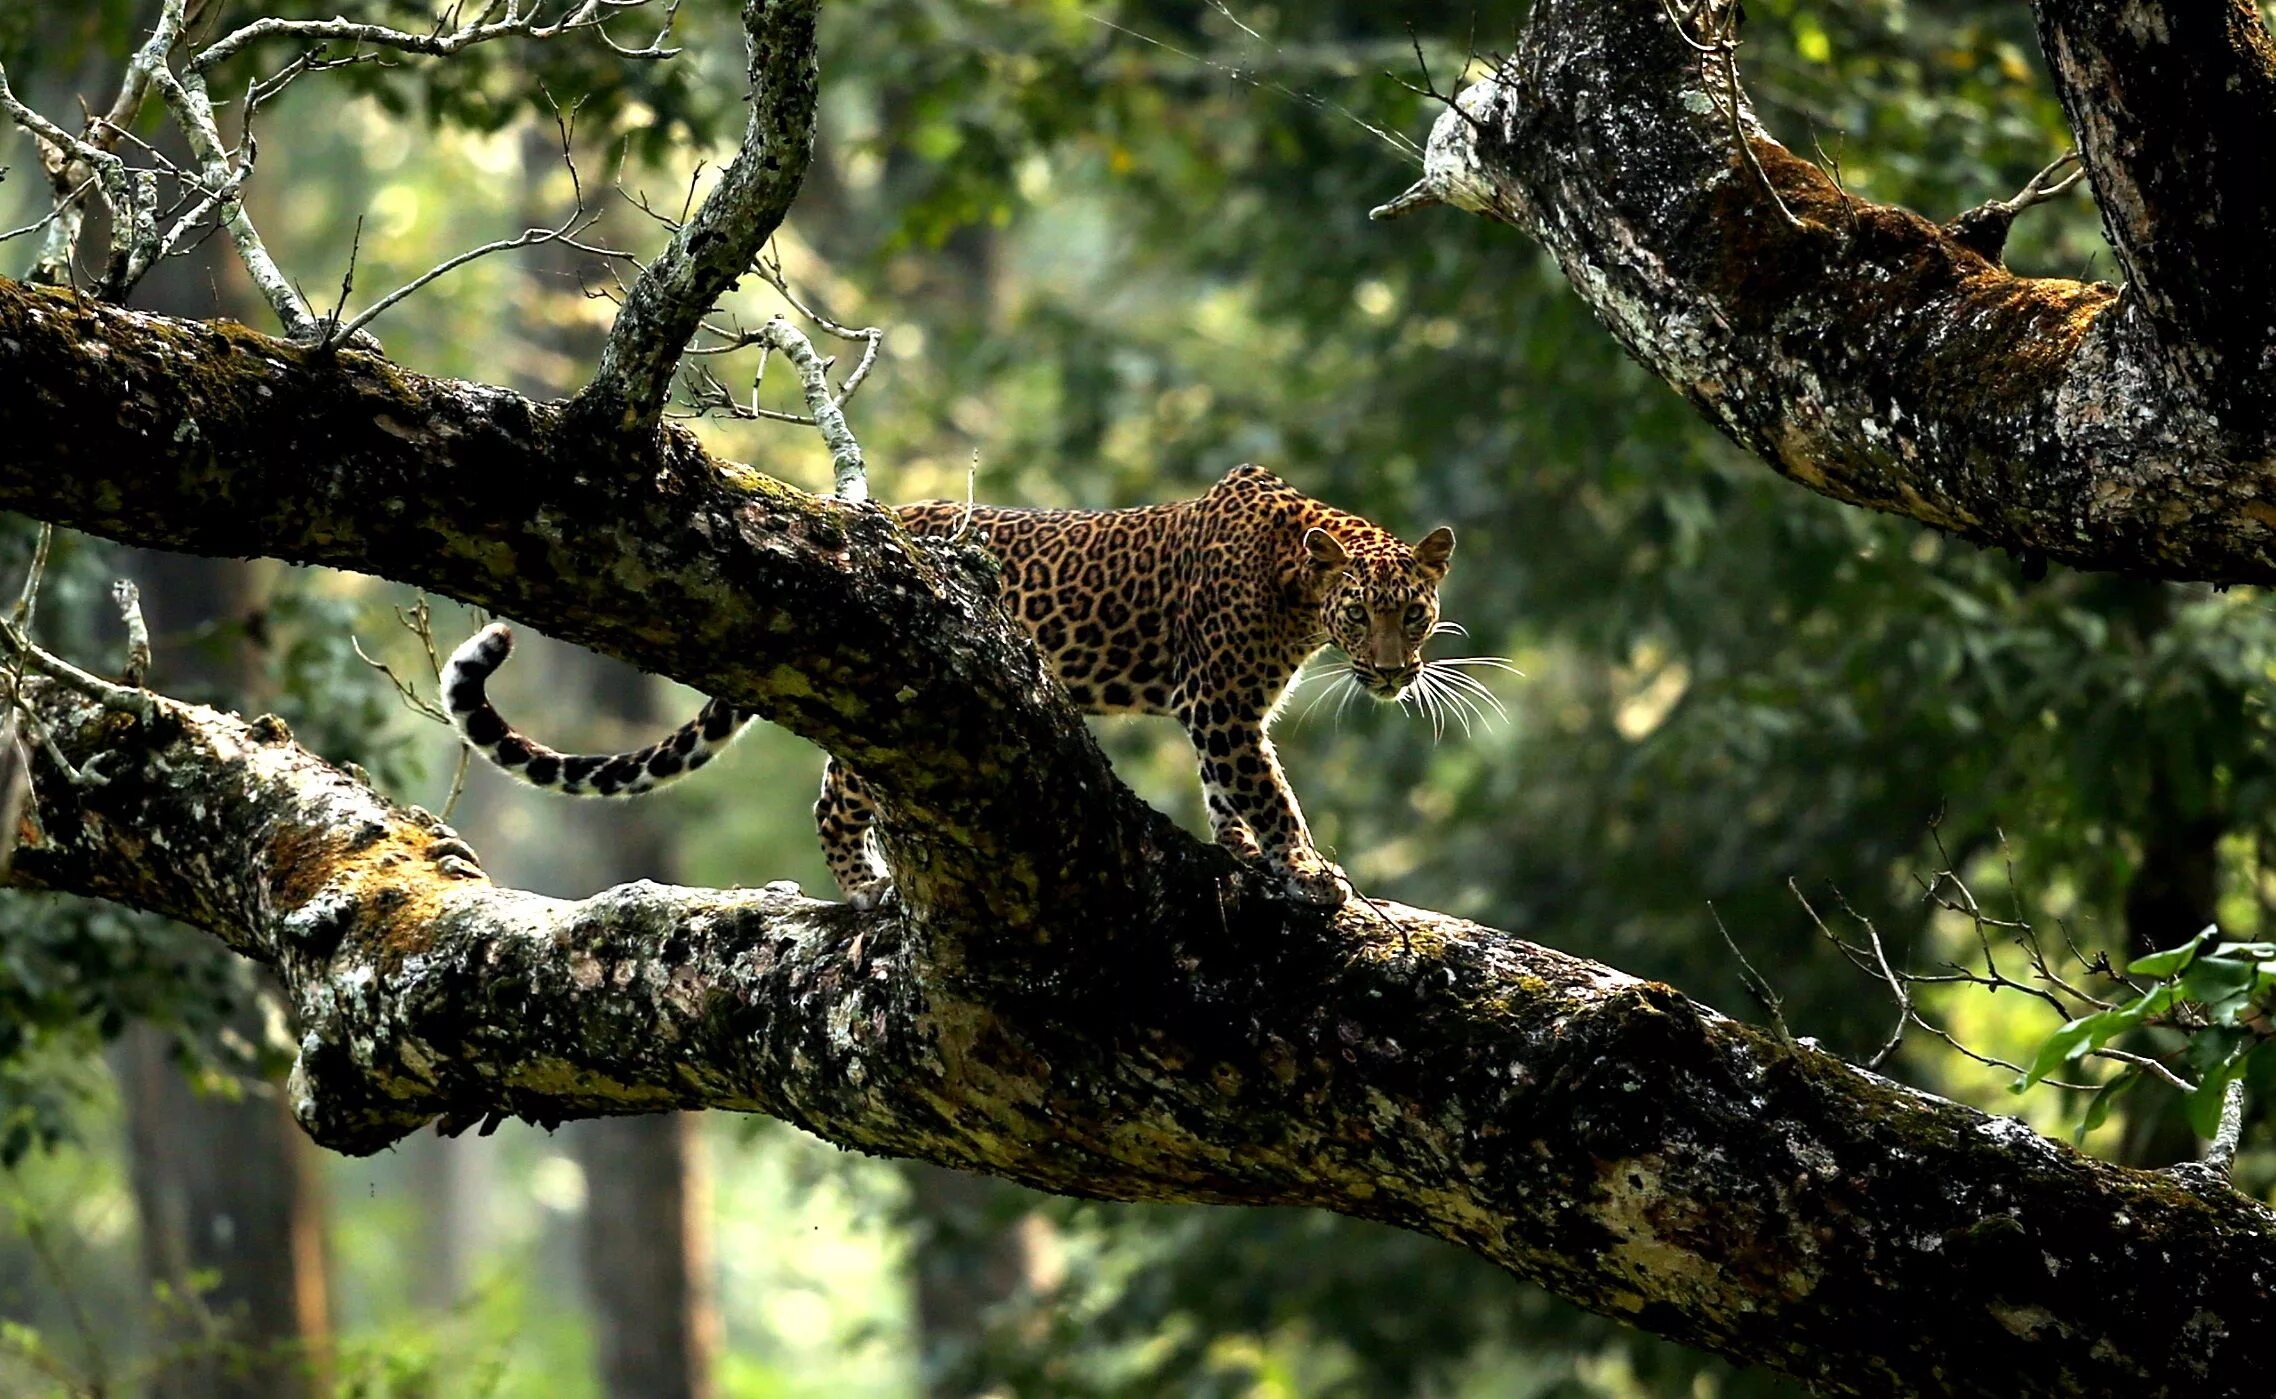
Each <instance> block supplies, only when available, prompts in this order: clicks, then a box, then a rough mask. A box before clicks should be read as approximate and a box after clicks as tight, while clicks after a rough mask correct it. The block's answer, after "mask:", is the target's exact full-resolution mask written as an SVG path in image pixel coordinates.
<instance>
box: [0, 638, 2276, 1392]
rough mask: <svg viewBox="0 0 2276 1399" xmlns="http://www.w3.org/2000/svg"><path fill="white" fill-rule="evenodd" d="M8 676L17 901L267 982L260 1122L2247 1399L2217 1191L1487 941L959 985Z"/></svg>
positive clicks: (1948, 1366) (61, 681)
mask: <svg viewBox="0 0 2276 1399" xmlns="http://www.w3.org/2000/svg"><path fill="white" fill-rule="evenodd" d="M28 693H29V699H30V703H31V705H32V707H33V710H34V712H35V713H36V714H37V716H38V718H39V720H40V723H41V725H42V727H43V728H44V729H45V730H46V731H48V732H49V733H51V734H52V735H53V736H54V737H55V738H56V740H57V742H58V745H59V748H60V751H61V752H62V754H63V755H64V757H65V759H66V760H67V761H71V762H74V763H75V764H77V765H80V766H85V765H86V764H88V763H89V762H90V760H91V759H92V758H93V757H94V755H95V754H97V753H101V754H105V755H107V756H106V758H105V760H104V763H103V771H104V774H105V776H104V778H103V780H101V781H99V782H95V783H91V784H84V785H81V784H74V783H72V782H70V781H67V780H64V779H63V778H62V777H61V775H60V774H59V772H58V770H57V769H56V768H54V766H53V765H52V764H48V765H45V766H42V767H41V768H40V769H39V770H38V772H37V773H36V774H35V781H34V792H35V795H36V799H37V807H36V810H35V812H34V815H33V816H32V818H31V819H30V820H29V821H28V822H27V823H26V825H25V829H24V841H23V846H22V848H21V850H20V851H19V854H18V865H17V873H16V877H17V879H18V880H19V881H21V882H28V883H31V884H34V885H37V886H41V887H47V888H53V889H61V890H70V891H75V892H80V893H87V894H94V895H97V896H100V897H105V898H110V899H116V900H119V901H122V902H126V903H131V904H134V905H137V906H140V907H146V908H152V909H156V910H158V911H161V912H164V913H168V914H171V915H173V916H176V917H180V918H185V919H188V920H190V921H193V922H195V923H198V924H199V925H201V926H203V927H206V928H208V929H210V930H212V931H213V932H215V933H216V934H217V935H219V936H220V937H221V938H223V939H224V940H225V941H226V942H228V943H229V944H230V945H231V946H232V947H234V948H236V949H237V950H239V951H241V952H243V953H245V954H246V955H248V956H251V957H254V958H256V959H258V960H261V961H263V962H265V963H267V964H269V965H270V966H272V967H274V968H275V969H276V970H277V972H278V974H279V976H280V977H281V979H282V981H283V983H284V985H285V988H286V990H287V993H288V995H289V996H290V998H291V1001H292V1004H293V1006H294V1007H295V1011H296V1016H297V1021H298V1028H299V1032H300V1056H299V1060H298V1064H297V1066H296V1069H295V1072H294V1076H293V1082H292V1090H291V1092H292V1100H293V1107H294V1111H295V1112H296V1114H297V1115H298V1116H299V1119H300V1121H301V1122H302V1123H303V1124H304V1125H305V1126H306V1127H307V1129H308V1130H309V1131H310V1132H311V1133H312V1134H313V1135H314V1136H315V1137H316V1138H317V1139H318V1140H319V1141H321V1142H324V1143H325V1144H327V1145H330V1146H333V1147H335V1148H337V1149H340V1150H345V1151H353V1152H368V1151H373V1150H377V1149H379V1148H381V1147H384V1146H386V1145H387V1144H389V1143H390V1142H393V1141H395V1140H396V1139H398V1138H400V1137H401V1136H403V1135H404V1134H406V1133H408V1132H410V1131H412V1130H415V1129H416V1128H417V1127H418V1126H419V1125H420V1124H421V1123H423V1122H424V1121H426V1120H427V1119H429V1118H431V1117H436V1116H441V1117H443V1118H444V1119H445V1122H446V1125H448V1126H451V1127H454V1128H455V1127H463V1126H465V1125H469V1124H471V1123H473V1122H476V1121H481V1120H484V1119H485V1118H487V1117H489V1116H491V1115H495V1114H515V1115H519V1116H523V1117H526V1118H529V1119H531V1120H534V1121H538V1122H543V1123H551V1122H556V1121H560V1120H562V1119H565V1118H573V1117H583V1116H592V1115H600V1114H609V1113H624V1112H644V1111H655V1110H661V1109H666V1108H704V1107H711V1108H726V1109H732V1110H737V1111H750V1112H763V1113H768V1114H771V1115H774V1116H777V1117H780V1118H783V1119H784V1120H787V1121H790V1122H794V1123H797V1124H799V1125H801V1126H803V1127H806V1128H808V1129H809V1130H812V1131H814V1132H816V1133H819V1134H820V1135H822V1136H824V1137H827V1138H829V1139H830V1140H832V1141H835V1142H838V1143H840V1144H842V1145H845V1146H848V1147H853V1148H857V1149H860V1150H864V1151H874V1152H881V1153H887V1154H892V1155H903V1156H916V1157H921V1158H924V1159H928V1160H932V1161H937V1162H942V1163H945V1164H950V1165H957V1166H964V1167H969V1168H973V1169H978V1170H982V1171H987V1172H990V1173H993V1174H996V1175H1001V1176H1004V1177H1007V1178H1009V1179H1013V1180H1017V1181H1021V1182H1024V1183H1026V1184H1029V1185H1033V1186H1037V1187H1039V1188H1042V1189H1046V1190H1054V1191H1059V1192H1062V1193H1068V1194H1075V1195H1085V1196H1095V1197H1101V1198H1107V1199H1145V1200H1188V1201H1211V1202H1224V1203H1244V1204H1293V1205H1309V1206H1317V1207H1321V1208H1327V1209H1334V1210H1339V1211H1342V1212H1344V1213H1347V1214H1353V1215H1357V1216H1361V1217H1364V1218H1369V1219H1376V1220H1382V1221H1386V1222H1389V1223H1393V1224H1397V1225H1400V1226H1402V1227H1406V1228H1410V1229H1415V1230H1419V1231H1421V1232H1424V1233H1428V1234H1433V1235H1436V1236H1438V1237H1441V1238H1445V1239H1449V1240H1452V1241H1454V1242H1456V1243H1458V1244H1461V1245H1462V1246H1464V1247H1467V1248H1470V1249H1473V1250H1475V1251H1477V1252H1478V1253H1480V1254H1482V1255H1484V1256H1485V1257H1487V1258H1489V1259H1492V1260H1493V1261H1495V1262H1497V1263H1499V1264H1501V1265H1502V1266H1504V1267H1506V1268H1508V1269H1510V1270H1511V1271H1512V1272H1514V1273H1516V1274H1518V1275H1519V1276H1522V1277H1526V1278H1530V1279H1533V1280H1535V1281H1538V1282H1540V1283H1542V1284H1544V1285H1546V1286H1548V1287H1550V1288H1551V1289H1553V1290H1555V1291H1557V1292H1558V1293H1560V1294H1562V1295H1564V1296H1566V1297H1569V1298H1572V1299H1574V1300H1576V1301H1578V1302H1580V1303H1582V1304H1583V1305H1586V1306H1589V1307H1592V1308H1595V1309H1596V1310H1599V1311H1602V1312H1604V1313H1606V1314H1608V1315H1611V1316H1615V1317H1621V1318H1624V1319H1627V1320H1630V1321H1633V1322H1635V1323H1636V1324H1638V1325H1640V1326H1644V1327H1646V1328H1648V1329H1650V1330H1653V1331H1657V1332H1659V1333H1661V1334H1663V1335H1667V1336H1671V1337H1674V1338H1676V1339H1679V1340H1682V1341H1685V1342H1687V1343H1690V1344H1693V1345H1698V1346H1703V1347H1706V1348H1708V1349H1712V1350H1715V1351H1719V1352H1721V1353H1723V1354H1725V1355H1729V1356H1732V1357H1734V1358H1737V1359H1740V1360H1745V1361H1753V1362H1759V1363H1763V1364H1768V1365H1772V1366H1776V1367H1778V1368H1780V1369H1783V1370H1786V1371H1789V1372H1791V1373H1793V1374H1796V1375H1799V1376H1802V1377H1804V1378H1806V1379H1807V1380H1809V1381H1810V1382H1811V1383H1812V1384H1813V1385H1814V1386H1815V1387H1816V1388H1817V1389H1818V1391H1819V1392H1821V1393H1827V1394H1869V1395H1900V1394H1901V1395H1911V1394H1920V1393H1944V1394H1956V1395H1985V1396H1993V1395H1996V1396H1999V1397H2000V1399H2016V1396H2023V1395H2039V1394H2047V1395H2055V1394H2063V1395H2070V1394H2118V1393H2163V1392H2181V1391H2184V1390H2186V1391H2188V1392H2194V1393H2204V1394H2208V1395H2217V1394H2238V1395H2241V1394H2254V1393H2260V1392H2264V1390H2263V1387H2264V1385H2265V1378H2266V1375H2267V1374H2268V1372H2269V1366H2270V1365H2271V1363H2276V1303H2272V1302H2271V1300H2270V1293H2269V1291H2268V1289H2267V1288H2266V1287H2265V1286H2262V1285H2261V1284H2260V1283H2259V1282H2257V1281H2256V1280H2255V1279H2258V1278H2264V1277H2265V1276H2266V1275H2267V1272H2268V1270H2269V1269H2271V1268H2276V1220H2272V1219H2271V1216H2270V1214H2269V1212H2268V1211H2267V1210H2265V1209H2263V1208H2262V1207H2260V1206H2259V1205H2257V1204H2255V1203H2253V1202H2251V1201H2249V1200H2247V1199H2245V1198H2244V1197H2242V1196H2239V1195H2236V1194H2234V1193H2232V1192H2230V1191H2229V1190H2227V1189H2226V1187H2225V1186H2221V1185H2219V1184H2217V1183H2205V1184H2203V1185H2198V1186H2194V1187H2193V1186H2192V1185H2191V1184H2190V1183H2188V1182H2185V1181H2182V1180H2179V1179H2176V1178H2172V1177H2166V1176H2160V1175H2158V1174H2156V1173H2152V1172H2142V1171H2134V1170H2128V1169H2125V1168H2122V1167H2117V1166H2112V1165H2108V1164H2105V1163H2102V1162H2097V1161H2093V1160H2089V1159H2087V1158H2085V1157H2082V1156H2080V1155H2078V1154H2077V1153H2076V1152H2073V1151H2071V1150H2070V1149H2068V1148H2066V1147H2063V1146H2060V1145H2057V1144H2055V1143H2052V1142H2049V1141H2047V1140H2045V1139H2044V1138H2041V1137H2039V1136H2037V1135H2036V1134H2034V1133H2032V1132H2031V1131H2030V1130H2029V1129H2027V1128H2025V1127H2023V1126H2022V1125H2021V1124H2019V1123H2015V1122H2012V1121H2007V1120H2002V1119H1995V1118H1989V1117H1986V1116H1984V1115H1983V1114H1981V1113H1978V1112H1975V1111H1973V1110H1972V1109H1968V1108H1963V1107H1960V1106H1958V1105H1956V1104H1953V1103H1948V1102H1944V1101H1941V1100H1938V1099H1935V1098H1931V1097H1928V1096H1925V1095H1923V1094H1919V1093H1915V1092H1912V1091H1910V1090H1907V1089H1904V1088H1901V1087H1899V1086H1897V1085H1895V1084H1892V1083H1890V1082H1888V1081H1886V1080H1884V1079H1881V1078H1878V1077H1875V1076H1874V1075H1871V1074H1868V1073H1865V1072H1863V1071H1860V1070H1857V1069H1854V1068H1851V1067H1849V1066H1847V1065H1845V1064H1842V1063H1841V1062H1839V1061H1838V1060H1836V1059H1834V1058H1833V1057H1831V1056H1830V1055H1827V1054H1825V1053H1824V1052H1822V1051H1820V1050H1817V1049H1815V1048H1811V1047H1809V1046H1807V1045H1806V1044H1803V1045H1792V1044H1787V1043H1785V1042H1783V1041H1781V1040H1779V1039H1777V1038H1774V1037H1773V1036H1771V1035H1769V1034H1767V1033H1765V1032H1761V1031H1757V1030H1754V1029H1751V1028H1749V1027H1747V1026H1743V1025H1739V1024H1736V1023H1734V1022H1732V1021H1729V1020H1726V1019H1724V1018H1722V1017H1721V1016H1718V1015H1716V1014H1714V1013H1713V1012H1711V1011H1708V1010H1705V1009H1703V1008H1701V1007H1699V1006H1697V1005H1695V1004H1693V1003H1691V1002H1689V1001H1687V1000H1685V999H1684V998H1683V997H1682V996H1680V995H1678V994H1676V993H1675V992H1674V991H1672V990H1670V989H1668V988H1667V987H1664V986H1656V985H1651V984H1649V983H1643V982H1638V981H1636V980H1634V979H1633V978H1630V977H1626V976H1623V975H1621V974H1620V973H1618V972H1615V971H1612V970H1610V969H1609V968H1605V967H1601V966H1596V965H1593V964H1590V963H1588V962H1584V961H1581V960H1579V959H1576V958H1573V957H1569V956H1566V955H1563V954H1561V953H1557V952H1552V951H1549V950H1547V949H1545V948H1541V947H1536V946H1532V945H1530V944H1527V943H1524V942H1520V941H1518V940H1517V939H1515V938H1512V937H1510V936H1508V935H1507V934H1503V933H1498V932H1495V931H1493V930H1491V929H1488V928H1482V927H1478V926H1476V925H1474V924H1469V923H1465V922H1462V921H1460V920H1457V919H1451V918H1446V917H1443V916H1441V915H1437V914H1433V913H1429V912H1426V911H1423V910H1419V909H1406V908H1398V907H1392V908H1389V909H1388V910H1386V911H1384V912H1381V913H1377V912H1371V911H1368V910H1366V909H1364V908H1360V907H1356V906H1355V907H1351V908H1347V909H1346V910H1345V911H1344V912H1342V913H1341V914H1340V915H1339V916H1338V917H1337V919H1336V920H1335V921H1334V922H1332V923H1330V922H1322V921H1320V920H1317V919H1295V918H1289V917H1287V916H1285V915H1284V913H1283V911H1282V910H1281V909H1279V908H1278V906H1276V905H1273V904H1271V903H1269V902H1265V901H1262V900H1241V899H1234V900H1230V901H1220V899H1219V898H1218V897H1217V896H1216V895H1215V893H1214V892H1212V891H1210V890H1208V889H1206V888H1203V889H1201V890H1199V891H1198V892H1196V893H1194V894H1191V895H1189V896H1188V897H1187V898H1185V900H1184V901H1182V902H1178V903H1174V904H1163V905H1159V906H1157V907H1155V908H1152V909H1150V910H1148V912H1147V915H1146V927H1145V929H1144V931H1143V934H1142V935H1139V936H1122V937H1114V936H1107V937H1103V938H1101V937H1091V936H1087V935H1083V934H1086V933H1087V930H1085V929H1082V928H1079V927H1068V928H1067V929H1065V931H1066V932H1067V933H1068V936H1067V937H1065V938H1064V939H1061V940H1058V941H1057V943H1056V944H1055V946H1054V947H1053V948H1052V950H1051V951H1050V953H1049V955H1048V956H1047V957H1046V958H1043V959H1041V960H1038V961H1035V962H1031V963H1030V964H1029V966H1028V967H1027V972H1028V975H1025V976H1022V977H1018V978H1009V977H993V976H987V975H978V974H976V973H977V972H980V971H983V970H985V969H982V968H975V967H973V966H971V965H970V964H969V962H961V963H955V964H950V963H944V962H943V961H942V960H941V959H940V957H939V956H938V952H937V949H938V948H939V947H940V946H941V945H943V943H944V942H948V943H955V942H957V941H959V939H957V938H956V936H955V934H956V931H957V930H956V929H955V928H954V927H953V926H952V925H950V924H948V923H945V922H943V921H941V920H937V919H936V920H935V922H934V923H933V925H932V926H931V927H930V928H929V929H927V928H922V927H919V926H917V925H916V924H914V923H912V922H910V921H909V920H908V919H907V917H906V915H905V914H903V913H901V912H896V911H884V912H873V913H868V914H858V913H855V912H854V911H852V910H850V909H847V908H844V907H840V906H837V905H829V904H820V903H816V902H813V901H811V900H808V899H805V898H802V897H800V896H799V894H798V893H797V892H796V891H795V890H794V889H791V888H790V887H788V886H782V885H777V886H769V887H768V888H766V889H764V890H760V891H756V892H753V891H734V892H726V891H712V890H699V889H675V888H666V887H661V886H657V885H651V884H636V885H630V886H626V887H624V888H621V889H616V890H612V891H610V892H608V893H605V894H602V895H599V896H597V897H595V898H592V899H588V900H585V901H583V902H579V903H568V902H563V901H560V900H555V899H546V898H540V897H537V896H535V895H531V894H526V893H521V892H517V891H514V890H508V889H501V888H498V887H496V886H494V885H492V884H491V883H490V882H489V881H488V880H487V879H486V878H484V877H483V876H482V875H481V873H480V871H479V870H478V868H477V867H476V866H475V864H474V862H473V853H472V852H471V851H470V850H468V849H467V848H466V847H465V846H464V845H463V844H461V843H460V842H459V841H458V839H457V838H456V837H455V836H454V835H453V834H452V833H451V832H450V831H449V830H447V829H446V828H444V827H442V826H441V825H440V824H439V823H437V822H435V821H434V820H433V818H431V817H426V816H424V815H423V814H422V813H417V812H405V811H402V810H399V809H397V808H395V807H392V806H390V805H388V804H387V803H386V802H384V801H382V800H381V799H379V798H378V797H376V796H374V795H373V794H372V793H371V792H370V791H369V790H367V789H366V788H364V787H363V786H362V785H361V784H360V783H358V782H357V781H356V780H354V779H353V778H351V777H349V776H347V775H345V774H343V773H341V772H339V771H337V770H335V769H332V768H330V767H328V766H326V765H325V764H323V763H322V762H321V761H319V760H318V759H316V758H314V757H313V756H311V755H309V754H307V753H305V752H303V751H301V750H300V749H299V748H297V747H296V746H295V745H294V744H293V743H292V742H291V741H290V737H289V735H288V734H286V733H285V731H284V729H283V727H282V725H280V724H278V723H276V722H275V721H274V720H270V719H262V720H256V721H254V722H253V723H250V724H248V723H245V722H243V721H241V720H238V719H235V718H232V717H229V716H224V715H221V714H218V713H215V712H213V711H211V710H206V709H201V708H197V707H195V706H189V705H182V704H177V703H174V702H172V701H165V700H160V699H157V698H156V697H152V696H147V695H143V694H139V693H137V692H131V691H122V690H118V689H116V688H114V687H109V686H105V685H102V684H101V683H100V682H92V681H89V680H86V679H83V678H81V677H78V676H75V675H73V674H72V673H70V672H69V671H68V670H65V669H63V668H60V667H45V668H41V669H39V670H37V671H36V672H35V674H34V675H33V677H32V678H31V680H30V682H29V685H28ZM967 941H968V940H967ZM1410 946H1411V948H1412V951H1408V950H1407V948H1408V947H1410ZM2150 1260H2167V1263H2166V1265H2165V1266H2157V1267H2147V1266H2143V1265H2144V1264H2145V1263H2147V1262H2148V1261H2150ZM2176 1264H2178V1266H2176Z"/></svg>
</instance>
